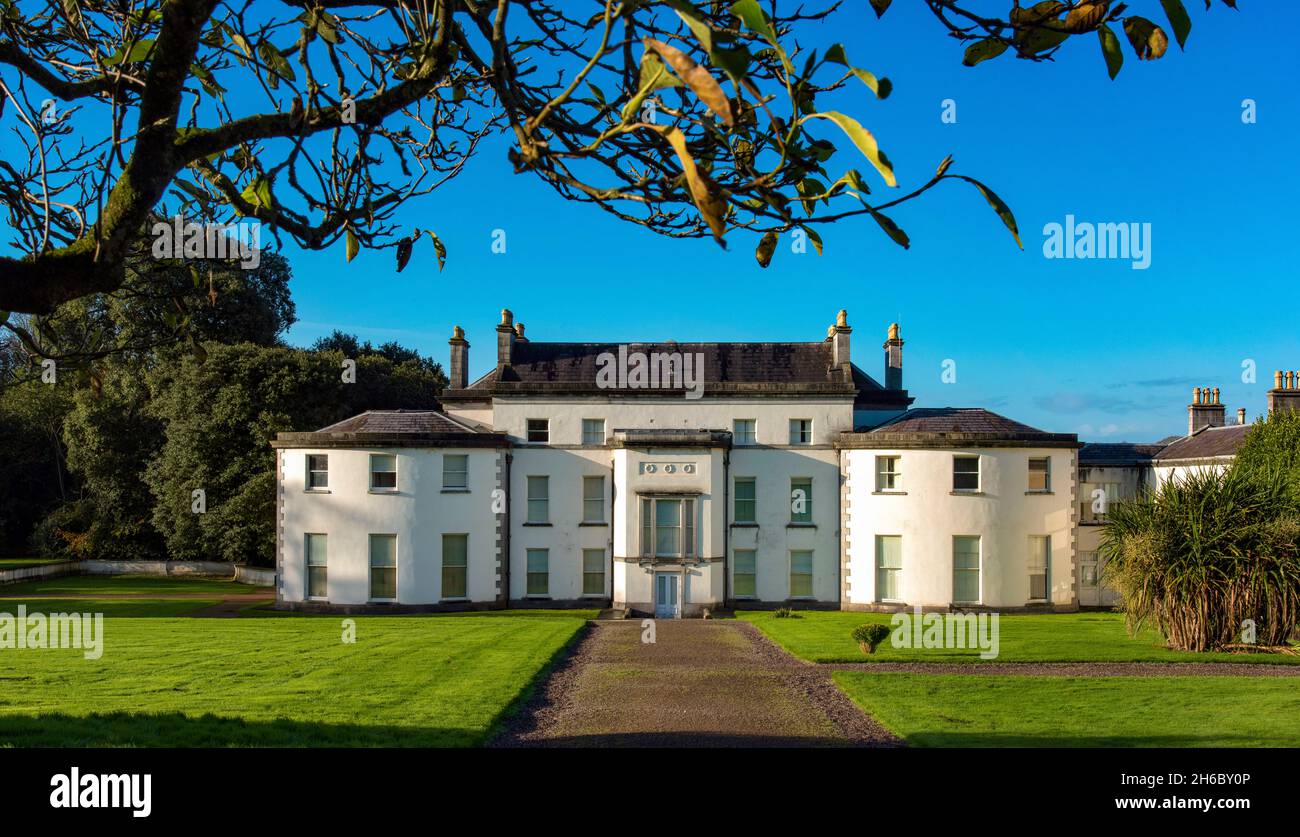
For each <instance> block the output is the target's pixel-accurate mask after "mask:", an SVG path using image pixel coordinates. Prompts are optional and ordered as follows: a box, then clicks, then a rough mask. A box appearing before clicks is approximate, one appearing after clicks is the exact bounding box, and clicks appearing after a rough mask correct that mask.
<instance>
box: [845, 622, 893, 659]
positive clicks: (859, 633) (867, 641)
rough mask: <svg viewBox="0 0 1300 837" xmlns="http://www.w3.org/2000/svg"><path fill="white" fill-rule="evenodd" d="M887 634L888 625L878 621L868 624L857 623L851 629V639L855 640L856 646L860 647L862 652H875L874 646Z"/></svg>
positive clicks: (882, 640) (883, 639)
mask: <svg viewBox="0 0 1300 837" xmlns="http://www.w3.org/2000/svg"><path fill="white" fill-rule="evenodd" d="M888 636H889V626H888V625H882V624H880V623H879V622H876V623H873V624H870V625H858V626H857V627H856V628H854V629H853V639H854V640H856V641H857V643H858V647H859V648H861V649H862V653H863V654H874V653H876V646H877V645H879V644H880V643H882V642H884V641H885V639H886V637H888Z"/></svg>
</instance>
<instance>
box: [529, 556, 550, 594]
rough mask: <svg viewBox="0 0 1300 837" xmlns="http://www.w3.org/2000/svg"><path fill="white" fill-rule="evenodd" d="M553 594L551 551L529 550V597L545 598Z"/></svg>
mask: <svg viewBox="0 0 1300 837" xmlns="http://www.w3.org/2000/svg"><path fill="white" fill-rule="evenodd" d="M550 592H551V551H550V550H549V549H530V550H528V595H530V596H545V595H547V594H549V593H550Z"/></svg>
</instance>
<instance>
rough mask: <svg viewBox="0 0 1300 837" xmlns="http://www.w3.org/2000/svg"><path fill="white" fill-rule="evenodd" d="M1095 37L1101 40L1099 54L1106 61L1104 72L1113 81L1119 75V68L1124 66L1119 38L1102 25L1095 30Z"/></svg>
mask: <svg viewBox="0 0 1300 837" xmlns="http://www.w3.org/2000/svg"><path fill="white" fill-rule="evenodd" d="M1097 37H1098V38H1100V39H1101V54H1102V56H1103V57H1104V58H1105V59H1106V72H1107V73H1109V74H1110V77H1111V80H1114V78H1115V76H1117V75H1119V68H1120V67H1123V66H1124V52H1123V51H1122V50H1121V49H1120V48H1119V38H1117V37H1115V33H1114V32H1112V31H1111V28H1110V27H1109V26H1107V25H1106V24H1104V23H1103V24H1102V25H1101V27H1100V28H1098V29H1097Z"/></svg>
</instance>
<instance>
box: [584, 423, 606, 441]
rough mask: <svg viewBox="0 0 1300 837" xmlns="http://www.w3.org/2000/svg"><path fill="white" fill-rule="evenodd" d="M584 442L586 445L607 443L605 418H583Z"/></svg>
mask: <svg viewBox="0 0 1300 837" xmlns="http://www.w3.org/2000/svg"><path fill="white" fill-rule="evenodd" d="M582 443H583V444H584V445H603V444H605V420H604V419H583V420H582Z"/></svg>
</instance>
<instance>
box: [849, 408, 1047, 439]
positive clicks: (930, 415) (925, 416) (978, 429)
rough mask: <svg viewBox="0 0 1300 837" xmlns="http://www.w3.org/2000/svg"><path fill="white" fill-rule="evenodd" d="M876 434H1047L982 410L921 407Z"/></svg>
mask: <svg viewBox="0 0 1300 837" xmlns="http://www.w3.org/2000/svg"><path fill="white" fill-rule="evenodd" d="M871 432H872V433H1026V434H1028V433H1043V432H1044V431H1042V430H1039V429H1038V428H1036V427H1030V426H1029V425H1027V424H1021V423H1020V422H1018V421H1013V420H1011V419H1009V418H1007V417H1006V416H1000V415H998V414H997V413H994V412H990V411H988V410H985V409H983V408H981V407H919V408H917V409H914V410H908V411H907V412H906V413H903V414H902V415H901V416H898V417H897V418H893V419H890V420H889V421H887V422H885V423H884V424H882V425H880V426H878V427H875V428H873V429H872V430H871Z"/></svg>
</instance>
